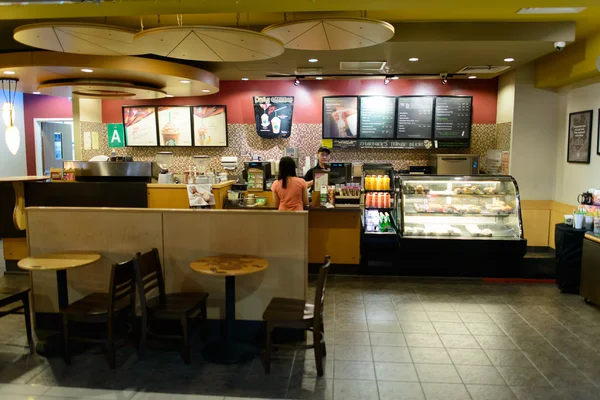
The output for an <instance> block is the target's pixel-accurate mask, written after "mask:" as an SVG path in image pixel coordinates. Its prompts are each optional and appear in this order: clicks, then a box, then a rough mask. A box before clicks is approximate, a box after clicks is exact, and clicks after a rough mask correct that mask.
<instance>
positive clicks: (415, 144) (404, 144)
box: [358, 140, 432, 150]
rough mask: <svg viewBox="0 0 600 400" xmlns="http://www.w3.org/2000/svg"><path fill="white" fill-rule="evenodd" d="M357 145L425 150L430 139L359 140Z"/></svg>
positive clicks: (429, 143)
mask: <svg viewBox="0 0 600 400" xmlns="http://www.w3.org/2000/svg"><path fill="white" fill-rule="evenodd" d="M358 146H359V148H361V149H401V150H427V149H430V148H431V146H432V143H431V141H430V140H361V141H359V142H358Z"/></svg>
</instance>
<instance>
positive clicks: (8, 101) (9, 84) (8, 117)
mask: <svg viewBox="0 0 600 400" xmlns="http://www.w3.org/2000/svg"><path fill="white" fill-rule="evenodd" d="M18 82H19V80H18V79H2V93H3V94H4V100H5V103H4V104H3V105H2V119H3V121H4V125H5V126H6V131H5V132H4V136H5V141H6V146H7V147H8V150H9V151H10V152H11V154H12V155H13V156H14V155H16V154H17V152H18V151H19V145H20V143H21V134H20V133H19V129H17V127H16V126H15V125H14V123H15V120H14V112H15V95H16V94H17V84H18Z"/></svg>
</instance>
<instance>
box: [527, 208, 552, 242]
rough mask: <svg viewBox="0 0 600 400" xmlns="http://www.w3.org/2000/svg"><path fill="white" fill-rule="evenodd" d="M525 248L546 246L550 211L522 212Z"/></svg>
mask: <svg viewBox="0 0 600 400" xmlns="http://www.w3.org/2000/svg"><path fill="white" fill-rule="evenodd" d="M521 214H522V216H523V230H524V231H525V239H527V246H548V226H549V221H550V210H522V211H521Z"/></svg>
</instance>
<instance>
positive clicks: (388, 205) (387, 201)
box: [383, 193, 390, 208]
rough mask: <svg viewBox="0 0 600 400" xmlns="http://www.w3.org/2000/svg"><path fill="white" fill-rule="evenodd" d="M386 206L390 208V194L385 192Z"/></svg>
mask: <svg viewBox="0 0 600 400" xmlns="http://www.w3.org/2000/svg"><path fill="white" fill-rule="evenodd" d="M383 206H384V207H385V208H390V194H389V193H386V194H385V204H384V205H383Z"/></svg>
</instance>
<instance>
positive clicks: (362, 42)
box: [262, 18, 395, 50]
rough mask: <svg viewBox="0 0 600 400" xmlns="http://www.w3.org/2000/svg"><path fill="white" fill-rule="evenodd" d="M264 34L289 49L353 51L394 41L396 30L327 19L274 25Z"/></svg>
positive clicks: (366, 22)
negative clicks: (277, 40) (392, 39)
mask: <svg viewBox="0 0 600 400" xmlns="http://www.w3.org/2000/svg"><path fill="white" fill-rule="evenodd" d="M262 33H264V34H267V35H269V36H273V37H275V38H277V39H279V40H281V41H282V42H283V44H284V46H285V47H286V48H288V49H296V50H349V49H357V48H360V47H367V46H374V45H376V44H379V43H383V42H386V41H388V40H390V39H391V38H392V37H393V36H394V33H395V30H394V27H393V26H392V25H391V24H388V23H387V22H384V21H378V20H374V19H367V18H324V19H312V20H305V21H294V22H286V23H283V24H278V25H271V26H268V27H266V28H265V29H263V30H262Z"/></svg>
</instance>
